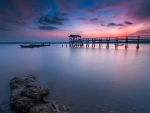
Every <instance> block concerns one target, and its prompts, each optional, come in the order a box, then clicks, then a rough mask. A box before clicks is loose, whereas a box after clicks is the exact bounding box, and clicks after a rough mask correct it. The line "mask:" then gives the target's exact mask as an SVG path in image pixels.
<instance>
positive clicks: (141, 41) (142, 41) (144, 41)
mask: <svg viewBox="0 0 150 113" xmlns="http://www.w3.org/2000/svg"><path fill="white" fill-rule="evenodd" d="M41 43H44V44H69V41H68V42H0V44H41ZM95 43H98V42H95ZM102 43H107V41H103V42H102ZM109 43H116V42H115V41H110V42H109ZM118 43H125V42H122V41H118ZM128 43H137V41H128ZM140 43H145V44H149V43H150V40H140Z"/></svg>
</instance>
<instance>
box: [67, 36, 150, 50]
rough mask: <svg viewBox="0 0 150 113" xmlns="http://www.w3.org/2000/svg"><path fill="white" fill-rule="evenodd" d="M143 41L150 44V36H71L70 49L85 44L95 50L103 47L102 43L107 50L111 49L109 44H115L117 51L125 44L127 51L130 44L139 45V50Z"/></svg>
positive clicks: (137, 47)
mask: <svg viewBox="0 0 150 113" xmlns="http://www.w3.org/2000/svg"><path fill="white" fill-rule="evenodd" d="M142 41H148V42H150V35H142V36H120V37H101V38H81V36H80V35H70V36H69V46H70V47H82V46H84V44H86V47H89V44H92V48H95V44H99V47H101V45H102V43H106V48H109V44H110V43H114V44H115V48H116V49H117V48H118V46H123V45H124V44H125V49H127V48H128V44H129V43H137V46H136V49H139V44H140V42H142ZM118 43H121V44H118Z"/></svg>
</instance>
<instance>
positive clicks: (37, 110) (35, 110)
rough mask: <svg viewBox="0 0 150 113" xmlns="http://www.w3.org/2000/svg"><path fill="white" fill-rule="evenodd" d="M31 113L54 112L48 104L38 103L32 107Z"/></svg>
mask: <svg viewBox="0 0 150 113" xmlns="http://www.w3.org/2000/svg"><path fill="white" fill-rule="evenodd" d="M29 113H52V112H51V111H50V109H49V108H48V107H47V106H46V105H37V106H34V107H32V108H31V109H30V111H29Z"/></svg>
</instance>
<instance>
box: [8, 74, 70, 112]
mask: <svg viewBox="0 0 150 113" xmlns="http://www.w3.org/2000/svg"><path fill="white" fill-rule="evenodd" d="M34 81H35V76H33V75H29V76H24V77H15V78H13V79H11V80H10V89H11V91H12V94H11V97H10V105H11V108H12V109H14V110H15V111H17V112H18V113H69V108H67V107H65V106H62V107H59V105H58V103H57V102H56V101H55V102H53V103H52V107H51V108H49V107H48V106H47V105H46V103H48V102H49V100H47V99H46V97H47V95H48V94H49V92H50V89H49V88H41V87H38V86H36V84H35V83H34Z"/></svg>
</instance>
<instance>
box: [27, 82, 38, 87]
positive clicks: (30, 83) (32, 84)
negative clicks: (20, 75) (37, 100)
mask: <svg viewBox="0 0 150 113" xmlns="http://www.w3.org/2000/svg"><path fill="white" fill-rule="evenodd" d="M26 87H36V85H35V83H34V82H29V83H27V85H26Z"/></svg>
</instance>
